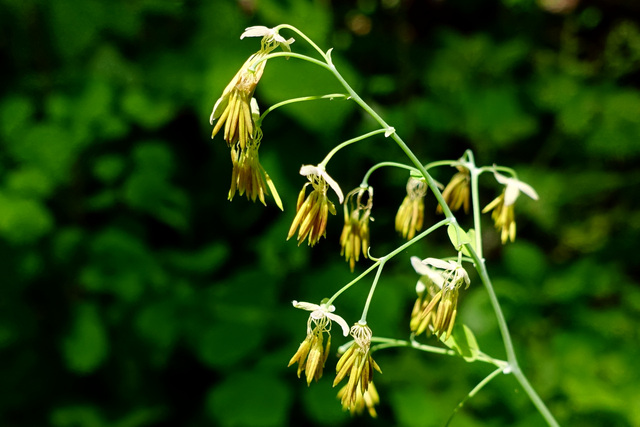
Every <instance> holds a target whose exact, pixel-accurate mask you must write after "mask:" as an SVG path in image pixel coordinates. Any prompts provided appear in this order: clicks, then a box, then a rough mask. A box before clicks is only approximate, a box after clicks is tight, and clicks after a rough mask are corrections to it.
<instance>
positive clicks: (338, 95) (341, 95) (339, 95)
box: [256, 93, 347, 126]
mask: <svg viewBox="0 0 640 427" xmlns="http://www.w3.org/2000/svg"><path fill="white" fill-rule="evenodd" d="M335 98H347V95H345V94H344V93H331V94H329V95H313V96H303V97H300V98H291V99H287V100H284V101H281V102H278V103H277V104H273V105H272V106H271V107H269V108H267V109H266V110H265V111H264V113H262V115H261V116H260V118H259V119H258V120H256V124H257V125H258V126H260V124H261V123H262V121H263V120H264V118H265V117H266V115H267V114H269V113H270V112H272V111H273V110H275V109H276V108H280V107H283V106H285V105H289V104H294V103H297V102H305V101H317V100H319V99H328V100H330V101H332V100H333V99H335Z"/></svg>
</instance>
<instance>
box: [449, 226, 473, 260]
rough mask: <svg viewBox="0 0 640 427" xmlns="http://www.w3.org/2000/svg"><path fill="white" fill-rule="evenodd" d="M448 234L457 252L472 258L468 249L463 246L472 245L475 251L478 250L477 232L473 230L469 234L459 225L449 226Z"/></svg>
mask: <svg viewBox="0 0 640 427" xmlns="http://www.w3.org/2000/svg"><path fill="white" fill-rule="evenodd" d="M447 234H448V235H449V240H450V241H451V244H452V245H453V247H454V248H456V250H457V251H462V253H463V254H464V255H466V256H471V254H470V253H469V251H468V250H467V248H465V247H464V246H463V245H466V244H470V245H471V247H472V248H473V250H474V251H475V249H476V240H475V236H476V231H475V230H474V229H473V228H472V229H470V230H469V231H468V232H465V231H464V230H463V229H462V228H460V226H459V225H458V224H449V226H448V227H447Z"/></svg>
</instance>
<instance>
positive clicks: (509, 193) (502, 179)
mask: <svg viewBox="0 0 640 427" xmlns="http://www.w3.org/2000/svg"><path fill="white" fill-rule="evenodd" d="M493 175H494V176H495V178H496V181H498V182H499V183H500V184H502V185H504V186H505V187H506V188H505V190H504V204H505V206H511V205H513V204H514V203H515V202H516V199H517V198H518V196H519V195H520V192H521V191H522V192H523V193H524V194H526V195H527V196H529V197H531V198H532V199H533V200H538V193H536V190H534V189H533V187H531V186H530V185H529V184H527V183H526V182H522V181H520V180H517V179H515V178H509V177H506V176H504V175H502V174H501V173H499V172H498V171H493Z"/></svg>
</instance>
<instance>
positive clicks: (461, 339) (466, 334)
mask: <svg viewBox="0 0 640 427" xmlns="http://www.w3.org/2000/svg"><path fill="white" fill-rule="evenodd" d="M444 337H445V335H444V334H443V335H442V336H441V337H440V341H442V342H443V343H444V345H446V346H447V347H449V348H450V349H452V350H454V351H456V352H457V353H458V354H460V356H462V357H463V358H464V360H466V361H467V362H473V361H474V360H476V359H477V358H478V353H479V352H480V348H479V347H478V341H476V337H475V335H473V332H472V331H471V329H469V327H467V325H464V324H462V323H456V324H455V326H454V327H453V331H451V336H450V337H449V339H447V340H445V339H444Z"/></svg>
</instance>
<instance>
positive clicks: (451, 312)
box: [410, 257, 470, 340]
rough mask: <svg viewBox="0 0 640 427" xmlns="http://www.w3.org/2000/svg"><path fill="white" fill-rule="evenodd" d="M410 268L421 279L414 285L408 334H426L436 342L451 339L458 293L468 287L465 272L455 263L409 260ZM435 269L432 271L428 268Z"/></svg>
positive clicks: (416, 258) (456, 311)
mask: <svg viewBox="0 0 640 427" xmlns="http://www.w3.org/2000/svg"><path fill="white" fill-rule="evenodd" d="M411 264H412V265H413V268H414V269H415V270H416V272H417V273H418V274H420V275H421V276H422V277H421V278H420V280H419V281H418V284H417V285H416V292H417V293H418V299H417V300H416V302H415V304H414V306H413V311H412V313H411V322H410V327H411V331H412V332H413V333H414V334H415V335H416V336H417V335H420V334H422V333H423V332H425V331H427V332H429V333H433V334H434V335H436V336H437V337H438V338H440V336H441V335H442V334H445V340H446V339H448V338H449V336H450V335H451V331H452V330H453V326H454V324H455V320H456V316H457V314H458V294H459V289H460V288H461V287H462V286H463V285H465V286H466V287H468V286H469V283H470V281H469V276H468V274H467V272H466V270H465V269H464V268H463V267H462V266H461V265H460V264H458V263H457V262H453V261H443V260H440V259H436V258H427V259H425V260H422V261H421V260H420V259H419V258H418V257H412V258H411ZM430 266H433V267H435V268H436V269H437V270H436V269H433V268H431V267H430Z"/></svg>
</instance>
